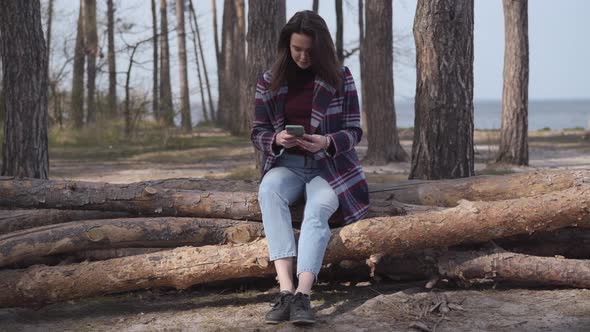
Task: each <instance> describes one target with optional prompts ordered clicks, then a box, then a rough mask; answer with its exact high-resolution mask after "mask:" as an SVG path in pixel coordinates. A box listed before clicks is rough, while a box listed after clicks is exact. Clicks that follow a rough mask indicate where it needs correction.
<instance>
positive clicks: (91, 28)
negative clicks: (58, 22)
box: [85, 0, 98, 124]
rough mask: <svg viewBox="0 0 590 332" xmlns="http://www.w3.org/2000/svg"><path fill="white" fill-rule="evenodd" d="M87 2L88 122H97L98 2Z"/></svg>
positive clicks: (89, 0) (88, 0) (94, 0)
mask: <svg viewBox="0 0 590 332" xmlns="http://www.w3.org/2000/svg"><path fill="white" fill-rule="evenodd" d="M85 1H86V8H85V9H86V19H85V22H86V44H85V46H86V48H85V51H86V63H87V65H86V75H87V77H88V80H87V81H86V88H87V91H86V92H87V94H86V111H87V114H86V122H87V123H88V124H91V123H95V122H96V56H97V55H98V34H97V33H96V0H85Z"/></svg>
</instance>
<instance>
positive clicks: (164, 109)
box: [160, 0, 174, 127]
mask: <svg viewBox="0 0 590 332" xmlns="http://www.w3.org/2000/svg"><path fill="white" fill-rule="evenodd" d="M167 11H168V4H167V2H166V0H160V115H161V120H162V121H163V123H164V125H166V126H170V127H173V126H174V108H173V106H172V86H171V85H170V49H169V46H168V16H167Z"/></svg>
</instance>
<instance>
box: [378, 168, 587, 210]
mask: <svg viewBox="0 0 590 332" xmlns="http://www.w3.org/2000/svg"><path fill="white" fill-rule="evenodd" d="M589 176H590V173H589V172H588V171H574V172H569V171H536V172H530V173H517V174H510V175H502V176H476V177H472V178H461V179H453V180H444V181H428V182H418V183H413V182H410V183H408V184H401V185H397V186H391V185H376V184H372V185H370V186H369V192H370V193H371V199H395V200H397V201H399V202H402V203H406V204H417V205H428V206H455V205H457V203H458V202H459V201H460V200H461V199H466V200H470V201H499V200H504V199H515V198H519V197H530V196H534V195H538V194H541V193H545V192H551V191H557V190H563V189H567V188H571V187H573V186H575V185H578V184H580V183H583V182H584V181H587V179H588V177H589Z"/></svg>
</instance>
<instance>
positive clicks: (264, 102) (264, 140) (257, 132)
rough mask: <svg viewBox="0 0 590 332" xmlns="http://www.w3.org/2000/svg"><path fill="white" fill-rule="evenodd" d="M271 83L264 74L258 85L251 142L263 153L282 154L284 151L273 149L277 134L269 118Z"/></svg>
mask: <svg viewBox="0 0 590 332" xmlns="http://www.w3.org/2000/svg"><path fill="white" fill-rule="evenodd" d="M268 86H269V82H267V81H266V80H265V78H264V74H262V75H260V77H259V78H258V82H257V83H256V94H255V102H254V118H253V121H252V131H251V132H250V140H251V141H252V144H254V147H255V148H256V149H258V150H260V151H262V152H266V153H269V154H275V155H277V154H280V153H281V152H282V149H280V148H278V147H275V148H274V149H273V142H274V141H275V136H276V135H277V133H275V131H274V127H273V125H272V121H271V119H270V117H269V113H270V110H269V106H268V104H269V102H270V98H272V94H271V93H270V92H269V91H268Z"/></svg>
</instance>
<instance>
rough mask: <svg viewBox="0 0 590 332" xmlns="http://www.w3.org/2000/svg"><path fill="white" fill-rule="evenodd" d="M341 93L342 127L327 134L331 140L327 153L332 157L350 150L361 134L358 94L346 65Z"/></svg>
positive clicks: (359, 139)
mask: <svg viewBox="0 0 590 332" xmlns="http://www.w3.org/2000/svg"><path fill="white" fill-rule="evenodd" d="M342 93H343V94H344V101H343V105H342V120H341V121H342V123H341V128H342V129H341V130H339V131H337V132H335V133H331V134H328V136H330V140H331V145H330V148H329V149H328V153H329V155H331V156H332V157H336V156H338V155H339V154H341V153H344V152H347V151H350V150H352V149H353V148H354V146H355V145H357V144H358V143H359V142H360V141H361V138H362V136H363V130H362V129H361V113H360V108H359V100H358V95H357V92H356V87H355V85H354V78H353V77H352V74H351V73H350V70H349V69H348V67H344V91H343V92H342Z"/></svg>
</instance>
